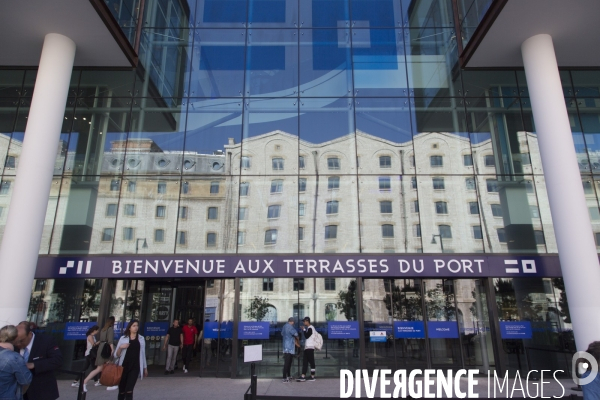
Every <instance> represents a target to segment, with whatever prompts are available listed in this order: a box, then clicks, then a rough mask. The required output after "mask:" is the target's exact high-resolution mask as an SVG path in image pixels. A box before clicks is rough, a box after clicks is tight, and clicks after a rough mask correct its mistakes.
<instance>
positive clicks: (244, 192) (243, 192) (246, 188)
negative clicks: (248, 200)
mask: <svg viewBox="0 0 600 400" xmlns="http://www.w3.org/2000/svg"><path fill="white" fill-rule="evenodd" d="M248 193H250V183H249V182H242V183H240V196H248Z"/></svg>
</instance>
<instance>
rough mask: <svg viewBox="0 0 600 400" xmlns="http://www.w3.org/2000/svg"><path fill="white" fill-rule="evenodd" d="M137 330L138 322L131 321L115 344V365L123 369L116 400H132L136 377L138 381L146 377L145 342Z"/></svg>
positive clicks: (138, 327)
mask: <svg viewBox="0 0 600 400" xmlns="http://www.w3.org/2000/svg"><path fill="white" fill-rule="evenodd" d="M139 329H140V323H139V321H138V320H135V319H134V320H132V321H131V322H130V323H129V325H127V329H125V333H124V335H123V336H122V337H121V339H119V343H117V349H116V350H115V358H116V359H117V365H120V366H122V367H123V372H122V375H121V380H120V382H119V397H118V400H133V388H134V387H135V384H136V383H137V378H138V376H139V377H140V379H144V378H145V377H147V376H148V366H147V364H146V341H145V340H144V337H143V336H142V335H139V334H138V330H139Z"/></svg>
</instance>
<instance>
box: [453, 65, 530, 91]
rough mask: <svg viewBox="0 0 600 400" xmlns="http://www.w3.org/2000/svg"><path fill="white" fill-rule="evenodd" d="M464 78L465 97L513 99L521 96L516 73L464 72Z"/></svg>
mask: <svg viewBox="0 0 600 400" xmlns="http://www.w3.org/2000/svg"><path fill="white" fill-rule="evenodd" d="M462 78H463V86H464V88H465V96H469V97H513V96H518V94H519V90H518V87H517V76H516V75H515V72H514V71H462ZM459 93H460V90H459Z"/></svg>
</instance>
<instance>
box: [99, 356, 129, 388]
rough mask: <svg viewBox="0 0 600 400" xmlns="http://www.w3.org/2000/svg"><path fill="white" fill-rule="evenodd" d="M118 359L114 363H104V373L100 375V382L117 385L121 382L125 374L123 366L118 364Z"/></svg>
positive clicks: (106, 384)
mask: <svg viewBox="0 0 600 400" xmlns="http://www.w3.org/2000/svg"><path fill="white" fill-rule="evenodd" d="M117 362H118V359H117V360H116V361H115V362H114V363H113V362H111V363H107V364H104V368H102V375H100V383H101V384H102V385H104V386H108V387H110V386H117V385H118V384H119V382H121V376H122V375H123V367H122V366H120V365H119V364H117Z"/></svg>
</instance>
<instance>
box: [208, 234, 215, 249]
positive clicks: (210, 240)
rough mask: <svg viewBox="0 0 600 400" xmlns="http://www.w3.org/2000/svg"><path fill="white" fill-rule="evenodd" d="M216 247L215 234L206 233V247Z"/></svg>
mask: <svg viewBox="0 0 600 400" xmlns="http://www.w3.org/2000/svg"><path fill="white" fill-rule="evenodd" d="M216 246H217V234H216V233H215V232H208V233H207V234H206V247H216Z"/></svg>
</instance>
